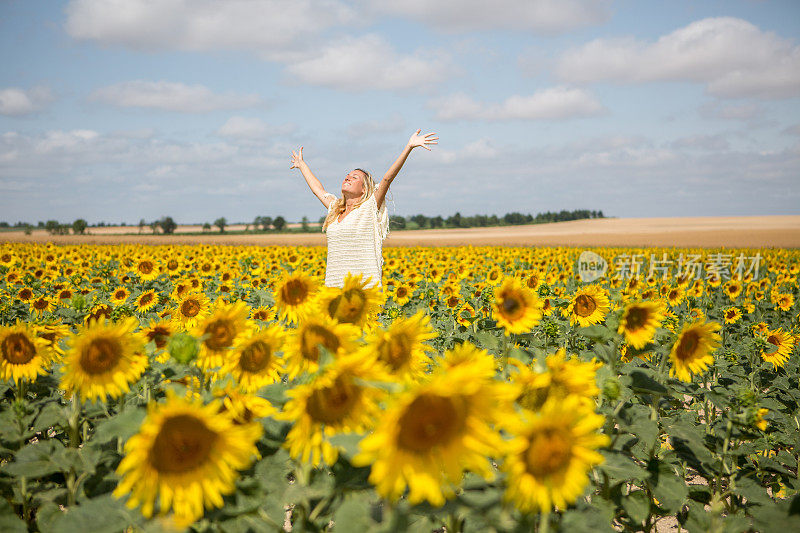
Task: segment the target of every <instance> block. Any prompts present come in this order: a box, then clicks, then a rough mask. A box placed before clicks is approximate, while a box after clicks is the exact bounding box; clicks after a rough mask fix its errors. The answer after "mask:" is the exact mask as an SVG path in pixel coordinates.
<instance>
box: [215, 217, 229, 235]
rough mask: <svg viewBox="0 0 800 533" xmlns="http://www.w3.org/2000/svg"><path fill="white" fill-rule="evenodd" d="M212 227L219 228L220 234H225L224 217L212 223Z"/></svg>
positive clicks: (225, 222) (226, 223)
mask: <svg viewBox="0 0 800 533" xmlns="http://www.w3.org/2000/svg"><path fill="white" fill-rule="evenodd" d="M214 225H215V226H216V227H218V228H219V232H220V233H225V226H227V225H228V221H227V220H225V217H220V218H218V219H217V220H215V221H214Z"/></svg>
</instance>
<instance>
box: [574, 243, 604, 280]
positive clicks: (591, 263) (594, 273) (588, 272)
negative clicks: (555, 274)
mask: <svg viewBox="0 0 800 533" xmlns="http://www.w3.org/2000/svg"><path fill="white" fill-rule="evenodd" d="M606 270H608V263H607V262H606V260H605V259H603V258H602V257H601V256H599V255H597V254H596V253H594V252H590V251H588V250H587V251H585V252H581V255H580V257H578V277H580V278H581V281H582V282H583V283H589V282H590V281H594V280H596V279H600V278H602V277H603V276H605V275H606Z"/></svg>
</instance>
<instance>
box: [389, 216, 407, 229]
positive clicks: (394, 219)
mask: <svg viewBox="0 0 800 533" xmlns="http://www.w3.org/2000/svg"><path fill="white" fill-rule="evenodd" d="M389 226H390V227H395V228H397V229H405V227H406V219H405V217H401V216H400V215H392V216H390V217H389Z"/></svg>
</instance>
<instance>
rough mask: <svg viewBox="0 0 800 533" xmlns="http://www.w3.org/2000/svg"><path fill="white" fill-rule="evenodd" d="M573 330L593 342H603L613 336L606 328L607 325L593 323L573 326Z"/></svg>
mask: <svg viewBox="0 0 800 533" xmlns="http://www.w3.org/2000/svg"><path fill="white" fill-rule="evenodd" d="M575 331H576V332H577V333H578V334H580V335H583V336H584V337H587V338H589V339H591V340H593V341H595V342H605V341H607V340H610V339H612V338H614V334H613V333H612V332H611V330H610V329H608V327H607V326H604V325H602V324H593V325H591V326H586V327H581V328H575Z"/></svg>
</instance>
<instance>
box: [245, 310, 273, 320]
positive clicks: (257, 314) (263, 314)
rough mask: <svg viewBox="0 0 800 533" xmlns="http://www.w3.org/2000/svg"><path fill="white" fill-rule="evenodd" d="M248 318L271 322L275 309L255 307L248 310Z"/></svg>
mask: <svg viewBox="0 0 800 533" xmlns="http://www.w3.org/2000/svg"><path fill="white" fill-rule="evenodd" d="M250 318H251V319H253V320H259V321H261V322H271V321H273V320H275V318H276V317H275V309H274V308H269V307H255V308H253V309H252V310H251V311H250Z"/></svg>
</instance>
